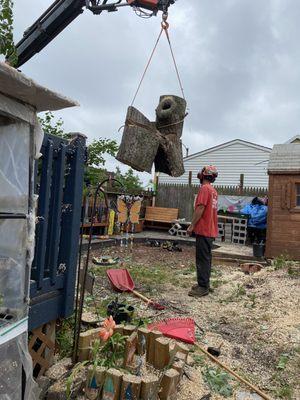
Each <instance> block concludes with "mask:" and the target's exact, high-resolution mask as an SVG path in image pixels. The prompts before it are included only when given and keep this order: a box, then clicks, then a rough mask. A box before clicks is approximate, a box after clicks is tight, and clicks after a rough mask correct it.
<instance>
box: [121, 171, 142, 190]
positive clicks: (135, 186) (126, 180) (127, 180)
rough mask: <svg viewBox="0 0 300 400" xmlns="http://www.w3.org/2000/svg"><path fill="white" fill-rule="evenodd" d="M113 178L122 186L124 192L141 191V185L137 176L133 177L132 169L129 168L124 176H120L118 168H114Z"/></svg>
mask: <svg viewBox="0 0 300 400" xmlns="http://www.w3.org/2000/svg"><path fill="white" fill-rule="evenodd" d="M115 178H116V179H118V180H119V181H120V182H121V183H122V184H123V186H124V188H125V190H126V192H129V193H130V192H131V191H137V190H142V188H143V186H142V185H143V184H142V182H141V181H140V178H139V177H138V175H134V172H133V169H132V168H129V169H128V171H127V172H125V174H122V173H121V171H120V168H119V167H117V168H116V174H115Z"/></svg>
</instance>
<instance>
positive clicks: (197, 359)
mask: <svg viewBox="0 0 300 400" xmlns="http://www.w3.org/2000/svg"><path fill="white" fill-rule="evenodd" d="M193 359H194V361H195V364H196V365H197V366H198V367H203V366H204V365H205V358H204V356H201V355H199V354H194V355H193Z"/></svg>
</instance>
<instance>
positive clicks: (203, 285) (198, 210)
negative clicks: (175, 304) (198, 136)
mask: <svg viewBox="0 0 300 400" xmlns="http://www.w3.org/2000/svg"><path fill="white" fill-rule="evenodd" d="M217 176H218V172H217V169H216V167H214V166H212V165H209V166H206V167H204V168H203V169H202V171H201V172H199V173H198V175H197V177H198V179H200V183H201V187H200V189H199V192H198V196H197V199H196V202H195V211H194V214H193V218H192V223H191V225H190V226H189V227H188V229H187V232H188V234H189V235H191V234H192V233H193V232H194V233H195V234H196V268H197V281H198V284H197V285H194V286H193V287H192V289H191V291H190V292H189V296H193V297H202V296H206V295H207V294H208V293H209V280H210V273H211V260H212V253H211V252H212V245H213V241H214V239H215V238H216V237H217V236H218V216H217V211H218V193H217V191H216V189H215V188H214V187H213V186H212V185H211V184H212V183H213V182H214V181H215V179H216V178H217Z"/></svg>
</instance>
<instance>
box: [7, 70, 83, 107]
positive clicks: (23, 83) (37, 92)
mask: <svg viewBox="0 0 300 400" xmlns="http://www.w3.org/2000/svg"><path fill="white" fill-rule="evenodd" d="M0 93H2V94H4V95H7V96H9V97H12V98H14V99H16V100H19V101H21V102H23V103H26V104H30V105H31V106H33V107H34V108H35V109H36V110H37V111H48V110H49V111H54V110H60V109H62V108H67V107H74V106H78V105H79V103H77V102H76V101H74V100H71V99H69V98H67V97H65V96H62V95H60V94H58V93H55V92H52V91H51V90H49V89H47V88H45V87H43V86H41V85H39V84H38V83H36V82H34V81H33V80H32V79H30V78H27V76H25V75H24V74H22V73H21V72H19V71H18V70H16V69H15V68H12V67H10V66H9V65H7V64H5V63H3V62H0Z"/></svg>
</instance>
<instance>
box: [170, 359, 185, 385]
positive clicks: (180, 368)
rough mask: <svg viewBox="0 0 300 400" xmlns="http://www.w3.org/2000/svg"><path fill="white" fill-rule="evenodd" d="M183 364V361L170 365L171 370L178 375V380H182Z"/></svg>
mask: <svg viewBox="0 0 300 400" xmlns="http://www.w3.org/2000/svg"><path fill="white" fill-rule="evenodd" d="M184 366H185V362H184V361H183V360H178V361H175V362H174V363H173V365H172V368H173V369H176V371H177V372H178V373H179V380H180V379H181V378H182V375H183V371H184Z"/></svg>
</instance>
